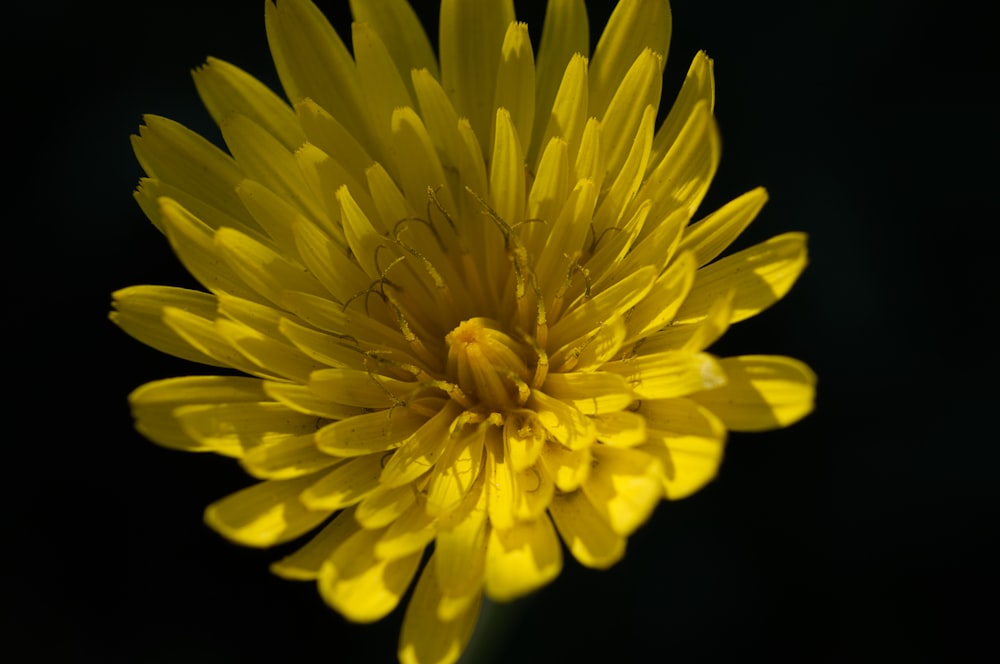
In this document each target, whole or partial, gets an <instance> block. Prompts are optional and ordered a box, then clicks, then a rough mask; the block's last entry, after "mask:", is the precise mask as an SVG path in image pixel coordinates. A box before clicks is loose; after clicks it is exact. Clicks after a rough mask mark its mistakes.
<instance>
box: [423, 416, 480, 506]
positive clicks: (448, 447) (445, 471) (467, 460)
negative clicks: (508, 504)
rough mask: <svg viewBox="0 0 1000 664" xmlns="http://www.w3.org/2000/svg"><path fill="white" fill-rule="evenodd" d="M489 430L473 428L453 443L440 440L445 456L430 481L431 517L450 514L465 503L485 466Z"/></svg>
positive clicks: (452, 441)
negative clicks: (484, 455)
mask: <svg viewBox="0 0 1000 664" xmlns="http://www.w3.org/2000/svg"><path fill="white" fill-rule="evenodd" d="M485 435H486V428H485V425H484V426H479V427H473V428H472V429H471V431H468V432H465V433H462V434H459V435H458V436H456V437H454V438H453V439H452V440H448V441H445V440H439V441H438V445H444V446H445V449H444V452H442V453H441V456H440V457H439V458H438V460H437V462H435V464H434V468H433V470H432V471H431V474H430V477H429V478H428V480H427V513H428V514H431V515H433V516H437V515H439V514H443V513H445V512H450V511H451V510H453V509H455V508H456V507H458V506H459V505H460V504H461V503H462V499H463V498H464V497H465V495H466V494H467V493H468V492H469V490H470V489H471V488H472V486H473V484H474V483H475V481H476V478H477V477H478V475H479V473H480V471H481V470H482V466H483V445H484V437H485Z"/></svg>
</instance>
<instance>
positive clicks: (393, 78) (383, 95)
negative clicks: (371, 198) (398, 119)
mask: <svg viewBox="0 0 1000 664" xmlns="http://www.w3.org/2000/svg"><path fill="white" fill-rule="evenodd" d="M351 37H352V43H353V46H354V58H355V60H356V61H357V64H358V79H359V80H360V81H361V89H362V91H363V92H364V95H365V101H366V102H367V104H368V112H369V114H370V115H369V122H370V123H371V124H372V125H373V126H374V127H375V133H376V136H378V137H384V136H388V129H389V122H390V119H391V118H392V111H393V109H394V108H400V107H403V106H413V99H412V98H411V97H410V93H409V91H408V90H407V83H408V82H409V78H410V77H409V73H410V72H409V70H407V71H406V74H407V75H406V77H405V78H404V77H403V75H402V74H403V73H402V72H401V71H400V70H399V69H398V68H397V67H396V63H395V62H393V60H392V56H391V55H390V54H389V50H388V48H387V45H386V43H385V42H383V41H382V39H381V35H379V34H378V33H376V32H375V30H374V29H373V28H372V26H371V25H369V24H368V23H361V22H355V23H353V24H351ZM390 170H391V167H390Z"/></svg>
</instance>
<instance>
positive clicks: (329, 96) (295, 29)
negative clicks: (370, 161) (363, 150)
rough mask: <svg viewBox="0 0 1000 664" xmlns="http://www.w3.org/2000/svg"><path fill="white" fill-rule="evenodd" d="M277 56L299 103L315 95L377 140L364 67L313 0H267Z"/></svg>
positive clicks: (368, 140) (367, 141) (368, 139)
mask: <svg viewBox="0 0 1000 664" xmlns="http://www.w3.org/2000/svg"><path fill="white" fill-rule="evenodd" d="M264 8H265V10H266V11H265V12H264V25H265V27H266V29H267V40H268V43H269V44H270V47H271V56H272V57H273V58H274V65H275V68H276V69H277V71H278V78H279V79H280V80H281V85H282V87H283V88H284V89H285V94H286V95H287V96H288V98H289V99H290V100H291V101H292V103H293V104H295V103H298V102H300V101H301V100H303V99H305V98H307V97H308V98H311V99H313V100H315V102H316V103H317V104H319V105H320V106H321V107H323V108H324V109H326V110H327V111H328V112H329V113H330V115H332V116H333V117H335V118H337V120H338V121H339V122H340V124H342V125H343V126H344V127H345V128H347V130H348V131H349V132H351V134H353V135H354V136H357V137H359V142H360V143H361V144H362V145H364V146H366V147H370V146H371V145H373V144H374V140H373V139H372V133H371V128H370V126H369V124H368V119H367V116H366V113H367V108H366V106H365V103H364V101H363V95H362V92H361V83H360V81H359V80H358V79H359V77H358V71H357V68H356V67H355V64H354V59H353V58H352V57H351V54H350V52H349V51H348V50H347V47H346V46H344V42H343V41H341V39H340V37H339V36H338V35H337V33H336V31H335V30H334V29H333V27H332V26H331V25H330V23H329V21H327V20H326V17H325V16H324V15H323V13H322V12H320V11H319V9H317V8H316V6H315V5H314V4H313V3H312V2H310V1H309V0H281V2H278V3H273V2H267V3H265V4H264Z"/></svg>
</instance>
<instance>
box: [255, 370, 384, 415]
mask: <svg viewBox="0 0 1000 664" xmlns="http://www.w3.org/2000/svg"><path fill="white" fill-rule="evenodd" d="M264 391H265V392H266V393H267V396H269V397H270V398H272V399H274V400H275V401H277V402H278V403H281V404H283V405H285V406H287V407H288V408H291V409H292V410H294V411H296V412H299V413H305V414H306V415H315V416H316V417H322V418H325V419H328V420H343V419H346V418H348V417H354V416H355V415H361V414H362V413H364V412H365V411H364V409H363V408H360V407H358V406H344V405H342V404H339V403H334V402H332V401H330V400H329V399H324V398H323V397H322V396H320V395H318V394H316V393H315V392H313V391H312V390H310V389H309V386H308V385H296V384H295V383H285V382H278V381H274V380H269V381H265V382H264Z"/></svg>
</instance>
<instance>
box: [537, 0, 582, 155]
mask: <svg viewBox="0 0 1000 664" xmlns="http://www.w3.org/2000/svg"><path fill="white" fill-rule="evenodd" d="M550 6H551V3H550ZM559 75H560V76H561V77H562V80H561V82H560V84H559V89H558V91H557V92H556V95H555V99H554V100H553V102H552V110H551V111H549V110H548V108H547V107H542V106H539V109H538V110H539V112H540V113H542V112H545V113H547V115H546V116H544V117H540V118H539V124H540V126H542V127H544V132H543V133H542V135H541V136H542V138H541V140H540V142H539V146H540V147H541V148H547V146H548V145H549V143H551V142H552V139H554V138H561V139H562V140H564V141H566V146H567V154H568V155H569V158H570V160H571V161H573V162H575V161H576V159H577V155H578V154H579V151H580V142H581V140H582V139H583V130H584V127H586V126H587V119H588V117H589V116H588V115H587V90H588V88H587V58H586V57H585V56H583V55H582V54H580V53H577V54H576V55H574V56H573V57H572V58H571V59H570V61H569V64H568V65H567V66H566V71H565V72H562V71H560V72H559ZM540 158H541V153H540V154H539V160H536V162H535V164H536V170H538V171H541V167H540V164H541V162H540Z"/></svg>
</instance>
